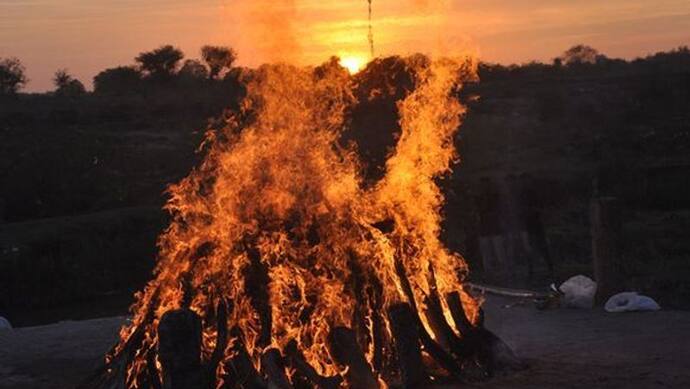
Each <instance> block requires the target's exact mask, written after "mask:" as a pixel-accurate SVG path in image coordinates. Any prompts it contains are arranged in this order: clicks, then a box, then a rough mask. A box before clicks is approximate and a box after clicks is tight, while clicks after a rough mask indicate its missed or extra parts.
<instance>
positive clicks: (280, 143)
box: [111, 55, 478, 387]
mask: <svg viewBox="0 0 690 389" xmlns="http://www.w3.org/2000/svg"><path fill="white" fill-rule="evenodd" d="M405 62H406V64H407V66H408V67H409V68H410V70H411V71H413V73H414V74H415V77H416V88H415V89H414V91H413V92H411V93H410V94H409V95H408V96H407V97H406V98H405V99H404V100H402V101H400V102H399V103H398V108H399V113H400V125H401V128H402V133H401V136H400V138H399V141H398V144H397V147H396V149H395V150H394V152H393V153H392V154H391V155H390V157H389V159H388V161H387V163H386V171H387V173H386V175H385V177H384V178H383V179H382V180H381V181H380V182H378V183H377V184H376V185H374V186H367V187H365V186H364V185H363V182H362V178H361V175H360V170H361V165H360V161H359V157H358V155H357V153H356V151H355V150H354V149H353V148H348V147H343V146H341V145H339V143H338V140H339V137H340V136H341V134H342V131H343V130H344V129H345V128H346V124H345V123H346V120H345V119H346V110H347V109H348V107H351V106H352V105H353V104H354V103H355V98H354V96H353V93H352V88H353V85H352V83H353V81H352V78H351V77H350V76H349V75H348V73H347V72H345V71H344V70H343V68H342V67H340V66H338V65H337V64H335V63H333V62H332V63H329V64H326V65H323V66H321V67H318V68H296V67H294V66H290V65H285V64H282V65H264V66H262V67H260V68H259V69H258V70H256V71H255V72H253V73H252V74H250V76H249V77H248V80H247V82H248V95H247V98H246V99H245V101H244V103H243V107H242V109H241V112H239V113H238V114H236V115H234V116H233V117H232V118H231V119H230V120H229V121H228V123H227V126H226V127H225V128H224V129H222V130H220V131H209V132H208V134H207V139H206V141H205V143H204V145H203V148H204V150H205V151H206V157H205V160H204V161H203V163H202V164H201V165H200V166H199V167H197V168H196V169H195V170H193V171H192V172H191V174H190V175H189V176H188V177H187V178H185V179H183V180H182V181H181V182H180V183H178V184H176V185H173V186H171V187H170V194H171V198H170V200H169V202H168V204H167V207H166V208H167V210H168V211H169V212H170V213H171V215H172V217H173V220H172V223H171V224H170V226H169V227H168V229H167V230H166V231H165V233H164V234H163V235H162V236H161V237H160V240H159V247H160V257H159V261H158V265H157V268H156V270H155V278H154V279H153V280H152V281H151V282H150V283H149V284H148V286H147V287H146V289H145V290H144V291H143V292H142V293H140V294H138V295H137V302H136V303H135V305H134V306H133V313H134V318H133V320H132V323H131V324H130V325H129V326H127V327H125V328H123V329H122V332H121V342H120V345H119V346H118V347H117V348H116V350H115V352H114V355H112V356H111V357H113V356H116V355H117V354H118V353H120V352H122V351H123V349H124V347H125V344H127V342H128V341H129V340H130V337H131V336H132V334H133V333H135V331H136V330H137V329H139V330H144V332H145V336H144V337H143V340H141V342H140V344H138V345H137V347H138V351H137V353H136V357H135V359H134V361H133V362H132V363H131V365H130V366H129V370H128V381H127V382H128V387H137V385H138V377H141V376H142V375H143V372H144V371H145V366H146V363H147V356H149V355H151V353H153V352H155V345H156V343H157V336H158V335H157V324H158V321H159V319H160V317H161V316H162V315H163V314H164V313H165V312H166V311H168V310H171V309H175V308H179V307H181V306H183V305H184V304H185V299H186V300H187V301H188V302H189V306H190V308H191V309H192V310H194V311H195V312H197V313H198V314H199V315H200V316H201V317H202V318H204V319H205V318H207V317H208V315H209V312H213V307H215V306H216V304H217V303H218V301H220V299H221V298H222V299H226V300H231V301H232V302H233V303H234V309H233V310H232V313H231V315H230V325H231V326H234V325H237V326H239V328H241V329H242V331H243V332H244V334H245V339H244V341H245V343H246V346H247V349H248V351H249V353H250V355H251V356H252V358H253V360H254V363H255V364H256V365H257V367H258V366H259V358H260V355H261V353H262V351H263V350H264V349H265V348H266V347H268V346H274V347H278V348H279V349H281V350H283V349H284V348H285V347H286V345H287V344H288V342H290V341H291V340H293V339H294V340H296V341H297V342H298V344H299V347H300V348H301V350H302V352H303V353H304V355H305V357H306V358H307V360H308V361H309V362H310V363H311V364H312V365H313V366H314V367H315V368H316V369H317V370H318V371H319V373H321V374H328V375H330V374H336V373H339V368H338V367H337V366H336V365H335V364H334V363H333V362H332V359H331V357H330V356H329V352H328V349H327V347H326V344H327V341H326V337H327V335H328V334H329V332H330V330H331V328H333V327H334V326H341V325H342V326H348V327H351V328H357V329H361V332H363V333H364V335H365V336H364V337H363V338H362V339H361V341H362V342H363V343H366V344H363V346H365V347H364V349H365V350H368V351H367V357H368V359H369V360H370V362H371V361H372V358H373V354H374V348H375V347H374V344H373V343H374V339H375V338H376V337H375V336H374V331H376V328H374V327H375V326H376V325H377V324H376V322H377V321H376V320H375V317H380V318H381V320H383V327H384V328H383V329H384V331H383V332H384V336H383V339H380V338H381V337H378V338H376V339H379V340H378V341H379V342H384V343H387V344H388V343H390V333H389V330H388V326H387V323H386V320H387V318H386V317H385V312H386V308H387V307H388V306H389V305H390V304H392V303H395V302H400V301H406V296H405V293H404V291H403V287H402V286H401V284H400V279H399V277H398V275H397V273H396V265H397V264H402V266H403V267H404V268H405V271H406V273H407V276H408V278H409V281H410V284H411V285H412V288H413V291H414V296H415V300H416V301H417V304H420V305H421V304H422V303H421V302H422V301H423V299H424V296H428V295H429V294H430V292H431V289H432V288H436V287H437V288H438V291H439V293H441V294H444V293H448V292H451V291H457V290H459V289H461V285H462V284H461V283H462V274H464V273H465V272H466V270H467V269H466V264H465V262H464V260H463V259H462V258H461V257H460V256H459V255H457V254H453V253H450V252H449V251H448V250H447V249H446V248H445V247H444V246H443V244H442V243H441V242H440V240H439V233H440V222H441V213H440V209H441V205H442V203H443V194H442V192H441V191H440V189H439V188H438V186H437V185H436V182H435V179H436V178H438V177H439V176H440V175H442V174H444V173H446V172H448V171H449V169H450V164H451V162H453V161H454V160H455V159H456V158H457V155H456V151H455V149H454V147H453V138H454V135H455V133H456V131H457V129H458V128H459V125H460V119H461V115H462V114H463V113H464V107H463V106H462V105H461V104H460V103H459V102H458V100H457V99H456V98H455V97H454V92H455V91H456V90H457V88H458V87H459V86H460V82H461V81H463V80H464V79H465V78H466V77H468V76H471V75H472V74H473V72H474V64H473V63H472V62H471V61H470V62H467V61H464V60H457V59H437V60H433V61H432V60H429V59H428V58H426V57H423V56H421V55H420V56H414V57H410V58H407V59H406V60H405ZM468 65H469V66H468ZM384 220H386V221H389V222H390V223H391V224H392V228H390V230H388V229H386V231H383V229H379V228H376V227H375V225H376V224H377V223H379V222H381V221H384ZM257 269H263V270H265V275H266V278H265V279H262V278H260V277H259V278H257V277H255V276H254V275H255V274H256V273H257V271H256V270H257ZM258 273H261V272H258ZM434 276H435V277H434ZM434 278H435V282H434V281H433V280H434ZM261 296H263V297H261ZM462 297H463V301H464V303H465V305H466V309H468V314H469V315H470V317H474V316H475V315H476V313H477V308H478V307H477V304H476V302H475V301H474V300H473V299H472V298H471V297H470V296H468V295H466V294H464V293H463V296H462ZM262 298H263V299H264V300H266V301H263V303H265V305H266V306H268V307H270V314H271V317H272V327H271V328H270V339H268V340H266V339H262V318H261V315H260V313H259V311H260V310H259V309H257V304H261V302H262V301H261V300H262ZM444 310H445V311H448V309H447V307H445V306H444ZM446 315H447V316H448V317H449V320H452V319H450V315H449V313H448V312H446ZM216 336H217V334H216V330H215V328H214V323H210V322H206V321H204V333H203V352H204V358H208V357H209V356H210V353H211V351H212V350H213V347H214V345H215V339H216ZM230 357H231V355H230V351H227V352H226V359H229V358H230ZM221 365H222V364H221ZM219 370H222V367H221V369H219Z"/></svg>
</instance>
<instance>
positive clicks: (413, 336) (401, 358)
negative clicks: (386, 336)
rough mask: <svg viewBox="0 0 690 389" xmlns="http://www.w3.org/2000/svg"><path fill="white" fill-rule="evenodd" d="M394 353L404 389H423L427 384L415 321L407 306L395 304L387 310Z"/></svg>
mask: <svg viewBox="0 0 690 389" xmlns="http://www.w3.org/2000/svg"><path fill="white" fill-rule="evenodd" d="M388 318H389V319H390V323H391V330H392V332H393V340H394V342H395V351H396V355H397V357H398V365H399V367H400V375H401V378H402V385H403V387H404V388H425V387H427V385H428V384H429V377H428V376H427V374H426V372H425V370H424V368H423V366H424V363H423V362H422V350H421V347H420V344H419V336H418V331H417V328H416V327H417V323H416V321H417V319H416V317H415V314H414V312H412V309H411V308H410V305H409V304H405V303H402V304H396V305H393V306H392V307H391V308H390V309H389V310H388Z"/></svg>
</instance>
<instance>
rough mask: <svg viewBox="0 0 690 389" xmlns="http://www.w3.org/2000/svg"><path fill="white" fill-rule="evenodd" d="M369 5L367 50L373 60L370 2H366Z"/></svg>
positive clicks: (368, 0) (369, 0)
mask: <svg viewBox="0 0 690 389" xmlns="http://www.w3.org/2000/svg"><path fill="white" fill-rule="evenodd" d="M367 2H368V3H369V35H368V38H369V50H370V55H371V58H374V30H373V28H372V26H371V0H367Z"/></svg>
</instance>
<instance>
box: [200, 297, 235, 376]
mask: <svg viewBox="0 0 690 389" xmlns="http://www.w3.org/2000/svg"><path fill="white" fill-rule="evenodd" d="M228 310H232V304H231V303H226V302H225V299H222V298H221V299H220V301H218V308H217V309H216V329H217V333H218V335H217V336H216V347H215V348H214V349H213V354H211V358H210V359H209V361H208V363H207V364H206V382H207V385H206V387H207V388H209V389H215V388H216V370H217V369H218V364H220V362H221V360H222V359H223V356H224V355H225V348H226V347H227V346H228Z"/></svg>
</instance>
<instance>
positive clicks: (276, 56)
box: [232, 0, 303, 64]
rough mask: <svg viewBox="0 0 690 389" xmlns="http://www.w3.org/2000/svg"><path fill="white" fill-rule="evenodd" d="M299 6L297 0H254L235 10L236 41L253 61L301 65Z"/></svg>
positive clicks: (239, 3) (239, 4)
mask: <svg viewBox="0 0 690 389" xmlns="http://www.w3.org/2000/svg"><path fill="white" fill-rule="evenodd" d="M297 11H298V7H297V4H296V1H295V0H251V1H241V2H237V5H236V6H235V7H232V12H233V13H235V15H236V16H235V18H234V20H233V21H232V22H233V23H235V29H236V31H237V33H236V39H237V40H238V46H239V47H240V55H242V54H243V53H244V54H245V55H246V56H247V57H249V58H251V59H252V60H253V62H257V64H258V63H262V62H290V63H301V62H302V60H301V57H302V52H303V47H302V45H301V44H300V40H299V39H298V36H299V32H298V31H297V29H296V26H297V25H298V24H299V19H298V17H299V16H298V12H297Z"/></svg>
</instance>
